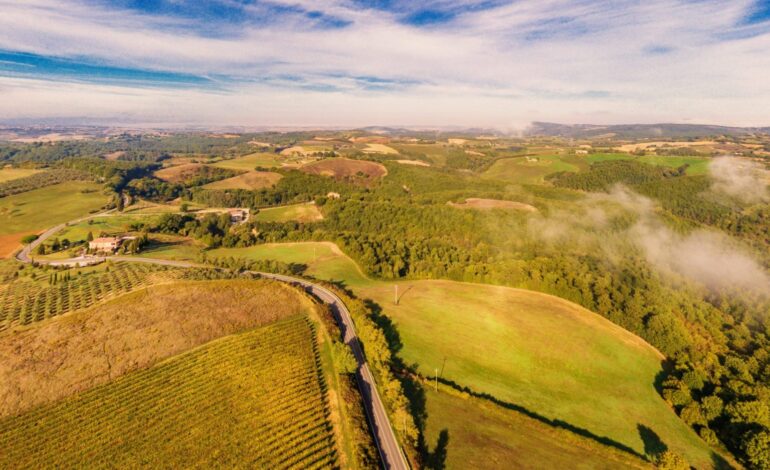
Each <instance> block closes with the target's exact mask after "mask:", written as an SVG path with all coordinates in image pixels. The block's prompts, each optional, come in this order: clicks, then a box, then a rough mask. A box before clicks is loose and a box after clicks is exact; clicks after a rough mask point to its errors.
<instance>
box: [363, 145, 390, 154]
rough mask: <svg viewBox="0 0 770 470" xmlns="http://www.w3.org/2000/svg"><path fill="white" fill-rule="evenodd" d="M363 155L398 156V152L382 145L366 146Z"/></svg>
mask: <svg viewBox="0 0 770 470" xmlns="http://www.w3.org/2000/svg"><path fill="white" fill-rule="evenodd" d="M363 152H364V153H384V154H386V155H398V150H396V149H394V148H393V147H388V146H387V145H383V144H366V148H365V149H364V150H363Z"/></svg>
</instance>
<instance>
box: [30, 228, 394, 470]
mask: <svg viewBox="0 0 770 470" xmlns="http://www.w3.org/2000/svg"><path fill="white" fill-rule="evenodd" d="M103 215H105V213H101V214H96V215H91V216H87V217H82V218H80V219H76V220H74V221H71V222H69V224H73V223H78V222H82V221H84V220H87V219H90V218H93V217H98V216H103ZM67 225H68V224H67V223H65V224H60V225H57V226H56V227H53V228H51V229H48V230H46V231H45V232H43V233H42V234H41V235H40V237H38V239H37V240H35V241H34V242H32V243H30V244H29V245H27V246H25V247H24V248H23V249H22V250H21V251H20V252H19V253H18V254H17V255H16V259H17V260H19V261H21V262H22V263H31V262H32V259H31V258H30V256H29V255H30V253H31V252H32V250H33V249H35V248H36V247H37V246H39V245H40V244H41V243H43V242H45V241H46V240H47V239H48V238H50V237H51V236H53V235H54V234H56V233H58V232H59V231H60V230H62V229H63V228H64V227H66V226H67ZM110 260H113V261H121V262H127V263H147V264H156V265H162V266H173V267H178V268H201V267H204V268H206V267H211V266H208V265H205V264H199V263H190V262H186V261H174V260H161V259H154V258H141V257H129V256H112V257H110ZM67 261H68V260H59V261H57V263H58V264H64V263H67ZM81 261H82V260H81ZM43 263H47V262H45V261H44V262H43ZM73 263H75V264H76V263H77V260H73ZM251 273H252V274H256V275H259V276H261V277H264V278H267V279H274V280H276V281H280V282H285V283H287V284H291V285H294V286H299V287H302V288H303V289H304V290H305V292H307V293H309V294H311V295H313V296H314V297H316V298H317V299H319V300H320V301H322V302H324V303H325V304H327V305H329V307H330V308H331V310H332V312H333V314H334V316H335V318H336V319H337V322H338V323H339V325H340V329H341V330H342V335H343V341H344V343H345V344H347V345H348V346H350V348H351V349H352V350H353V354H354V355H355V357H356V361H357V362H358V369H357V370H356V380H357V382H358V387H359V389H360V391H361V395H362V397H363V401H364V408H365V410H366V414H367V418H368V420H369V426H370V428H371V431H372V435H373V436H374V440H375V442H376V444H377V449H378V451H379V453H380V457H381V460H382V464H383V466H384V467H385V468H386V469H395V470H406V469H408V468H409V465H408V464H407V462H406V458H405V457H404V454H403V452H402V451H401V448H400V446H399V444H398V440H397V439H396V435H395V433H394V431H393V426H392V424H391V422H390V418H389V417H388V414H387V411H386V410H385V405H384V404H383V402H382V399H381V397H380V394H379V392H378V390H377V383H376V381H375V379H374V375H373V374H372V372H371V369H370V368H369V364H368V363H367V362H366V357H365V356H364V353H363V349H362V348H361V344H360V342H359V339H358V335H357V334H356V330H355V326H354V324H353V318H352V317H351V316H350V311H349V310H348V308H347V306H346V305H345V303H344V302H343V301H342V299H340V298H339V297H337V295H335V294H334V293H333V292H332V291H330V290H328V289H326V288H324V287H322V286H320V285H317V284H314V283H312V282H310V281H308V280H305V279H301V278H297V277H292V276H285V275H282V274H273V273H263V272H258V271H252V272H251Z"/></svg>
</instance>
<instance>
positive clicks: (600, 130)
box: [526, 122, 770, 139]
mask: <svg viewBox="0 0 770 470" xmlns="http://www.w3.org/2000/svg"><path fill="white" fill-rule="evenodd" d="M526 133H527V134H528V135H532V136H534V135H544V136H554V137H572V138H576V139H581V138H582V139H585V138H603V137H605V138H615V139H644V138H690V137H708V136H719V135H728V136H741V135H750V134H768V133H770V127H728V126H712V125H706V124H667V123H662V124H619V125H609V126H602V125H594V124H556V123H551V122H533V123H532V125H531V126H530V128H529V129H527V131H526Z"/></svg>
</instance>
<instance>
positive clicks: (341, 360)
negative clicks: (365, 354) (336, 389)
mask: <svg viewBox="0 0 770 470" xmlns="http://www.w3.org/2000/svg"><path fill="white" fill-rule="evenodd" d="M332 357H333V358H334V368H335V369H337V372H339V373H340V374H354V373H355V372H356V369H357V368H358V361H356V358H355V356H353V352H352V351H351V350H350V348H349V347H348V346H347V345H346V344H344V343H340V342H335V343H334V344H333V345H332Z"/></svg>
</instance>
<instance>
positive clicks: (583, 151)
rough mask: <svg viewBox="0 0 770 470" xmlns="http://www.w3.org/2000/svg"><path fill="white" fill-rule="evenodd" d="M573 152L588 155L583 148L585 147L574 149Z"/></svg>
mask: <svg viewBox="0 0 770 470" xmlns="http://www.w3.org/2000/svg"><path fill="white" fill-rule="evenodd" d="M575 154H576V155H588V150H585V149H580V150H575Z"/></svg>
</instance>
